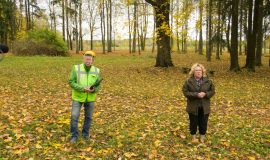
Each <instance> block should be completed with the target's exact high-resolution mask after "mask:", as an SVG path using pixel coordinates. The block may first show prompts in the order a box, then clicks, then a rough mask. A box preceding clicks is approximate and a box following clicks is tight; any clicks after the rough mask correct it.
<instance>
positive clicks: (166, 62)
mask: <svg viewBox="0 0 270 160" xmlns="http://www.w3.org/2000/svg"><path fill="white" fill-rule="evenodd" d="M145 1H146V2H148V3H150V4H151V5H152V6H153V7H154V8H155V13H156V21H155V23H156V27H157V33H158V35H157V58H156V65H155V66H156V67H169V66H173V63H172V60H171V46H170V34H168V33H167V31H168V30H170V26H169V25H170V18H169V16H170V1H169V0H167V1H164V0H157V1H152V0H145Z"/></svg>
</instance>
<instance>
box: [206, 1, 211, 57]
mask: <svg viewBox="0 0 270 160" xmlns="http://www.w3.org/2000/svg"><path fill="white" fill-rule="evenodd" d="M211 16H212V0H209V8H208V34H209V35H208V41H207V42H208V49H207V52H206V58H207V61H211V54H212V17H211Z"/></svg>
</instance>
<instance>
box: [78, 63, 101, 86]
mask: <svg viewBox="0 0 270 160" xmlns="http://www.w3.org/2000/svg"><path fill="white" fill-rule="evenodd" d="M77 67H78V71H77V72H78V73H77V83H78V84H80V81H81V74H87V72H85V71H81V64H78V65H77ZM94 69H95V71H94V72H89V73H88V74H95V75H98V70H97V67H94ZM90 70H91V69H90Z"/></svg>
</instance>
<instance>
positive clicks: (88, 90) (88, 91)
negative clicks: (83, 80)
mask: <svg viewBox="0 0 270 160" xmlns="http://www.w3.org/2000/svg"><path fill="white" fill-rule="evenodd" d="M84 91H85V92H87V93H93V92H94V91H95V87H93V88H92V89H90V88H85V89H84Z"/></svg>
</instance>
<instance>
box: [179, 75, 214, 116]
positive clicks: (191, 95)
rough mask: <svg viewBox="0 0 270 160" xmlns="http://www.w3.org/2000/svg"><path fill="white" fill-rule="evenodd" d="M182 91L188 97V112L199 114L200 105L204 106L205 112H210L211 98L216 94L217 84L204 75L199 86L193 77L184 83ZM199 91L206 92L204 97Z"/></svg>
mask: <svg viewBox="0 0 270 160" xmlns="http://www.w3.org/2000/svg"><path fill="white" fill-rule="evenodd" d="M182 91H183V93H184V95H185V97H186V98H187V108H186V111H187V112H188V113H192V114H194V115H198V107H200V106H202V107H203V111H204V114H209V113H210V110H211V109H210V98H211V97H212V96H213V95H214V94H215V86H214V84H213V83H212V81H211V80H209V79H208V78H207V77H203V79H202V83H201V85H200V87H198V86H197V83H196V79H195V78H194V77H191V78H189V79H187V80H186V81H185V83H184V85H183V88H182ZM199 92H205V93H206V95H205V97H204V98H199V97H198V96H197V95H198V93H199Z"/></svg>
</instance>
